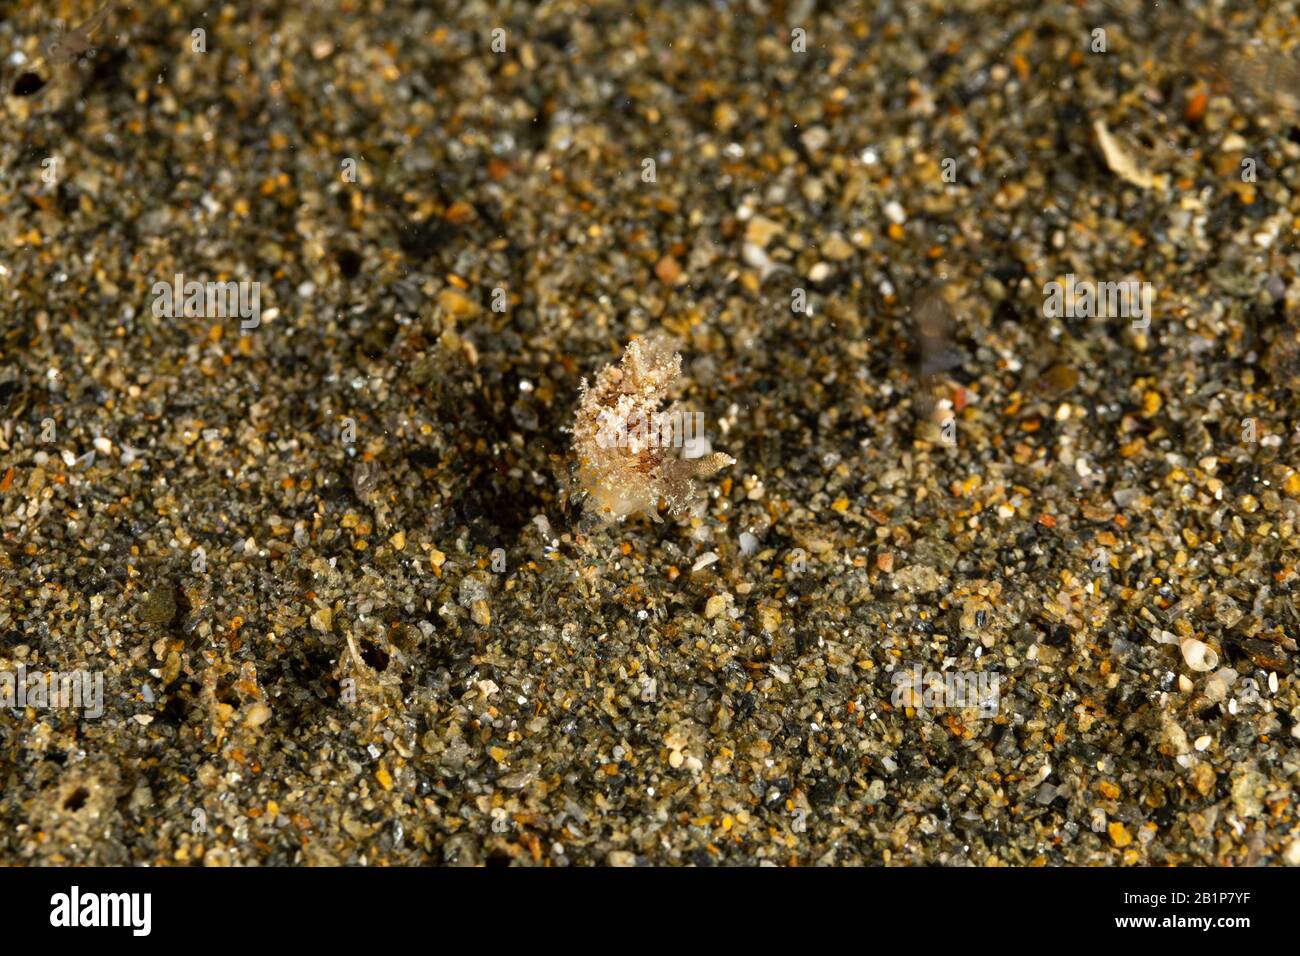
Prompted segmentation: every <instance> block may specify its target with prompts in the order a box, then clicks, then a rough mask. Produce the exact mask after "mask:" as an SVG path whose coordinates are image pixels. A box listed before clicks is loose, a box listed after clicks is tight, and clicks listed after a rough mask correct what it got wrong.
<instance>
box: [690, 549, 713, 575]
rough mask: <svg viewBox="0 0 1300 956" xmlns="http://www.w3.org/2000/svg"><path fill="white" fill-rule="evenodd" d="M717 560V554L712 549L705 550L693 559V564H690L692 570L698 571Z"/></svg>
mask: <svg viewBox="0 0 1300 956" xmlns="http://www.w3.org/2000/svg"><path fill="white" fill-rule="evenodd" d="M717 560H718V556H717V554H715V553H714V552H712V551H705V552H704V553H703V554H702V555H700V556H699V557H698V558H696V559H695V564H693V565H692V566H691V570H692V571H699V570H700V569H701V568H707V567H708V566H709V565H710V564H712V563H713V562H714V561H717Z"/></svg>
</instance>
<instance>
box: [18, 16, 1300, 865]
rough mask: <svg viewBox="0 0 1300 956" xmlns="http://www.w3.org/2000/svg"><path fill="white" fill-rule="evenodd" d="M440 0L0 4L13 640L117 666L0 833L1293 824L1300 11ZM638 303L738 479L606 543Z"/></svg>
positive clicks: (653, 844)
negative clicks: (1051, 301) (583, 459)
mask: <svg viewBox="0 0 1300 956" xmlns="http://www.w3.org/2000/svg"><path fill="white" fill-rule="evenodd" d="M434 6H435V7H436V8H437V9H434V8H431V7H430V6H429V5H426V4H424V3H414V2H412V3H383V2H373V3H369V2H367V3H362V2H339V0H321V2H319V3H311V4H292V3H286V4H264V3H254V2H249V0H235V2H231V3H227V4H223V5H216V6H214V5H208V4H204V3H198V2H192V0H187V2H181V3H161V2H143V0H141V2H136V3H133V4H131V5H130V8H129V9H126V8H122V9H119V10H117V11H115V12H114V13H113V15H112V17H111V19H110V26H109V27H108V28H107V29H106V31H104V32H103V33H101V34H100V39H101V41H102V45H101V46H100V48H99V49H98V52H97V55H96V57H95V59H94V60H93V61H91V62H83V63H80V64H77V65H74V66H73V67H72V68H71V69H70V70H67V71H65V75H64V76H62V77H61V78H60V79H59V80H58V82H57V85H54V86H50V87H49V88H48V90H47V91H44V92H42V94H41V95H40V96H38V97H33V96H30V95H25V96H16V95H13V92H14V90H15V85H16V84H18V86H17V88H18V89H19V90H21V91H25V90H26V89H27V88H28V87H30V85H31V84H32V83H33V82H35V81H34V80H31V79H28V80H22V75H23V74H24V73H27V72H31V71H33V70H34V71H35V72H36V73H37V75H38V76H39V75H40V72H41V70H43V69H44V67H42V66H41V65H40V64H39V63H37V60H38V58H39V57H40V52H39V50H40V41H41V38H42V37H43V35H44V33H45V30H46V29H47V26H48V21H49V20H50V19H52V18H54V17H56V16H57V17H62V18H64V19H66V20H68V21H69V22H71V23H79V22H81V21H83V20H84V19H85V18H86V17H87V16H89V15H90V14H91V13H92V12H93V10H94V9H95V5H94V4H92V3H90V2H76V3H73V2H67V0H49V2H47V3H45V4H43V5H40V6H39V7H38V6H37V5H36V4H27V5H20V9H17V10H12V11H11V12H9V13H8V15H7V18H6V19H4V20H3V21H0V64H3V70H2V71H0V79H2V80H3V90H2V91H0V126H2V127H3V129H4V134H3V136H0V671H13V670H16V669H17V668H18V667H19V666H20V665H22V666H24V667H25V668H26V669H27V670H29V671H33V670H46V671H49V670H71V669H75V668H85V669H89V670H92V671H97V672H99V673H102V674H103V676H104V686H105V700H104V706H105V712H104V714H103V715H102V716H101V717H98V718H90V717H87V716H85V715H82V714H79V713H77V712H76V711H75V710H67V709H63V710H49V709H45V710H42V709H36V708H28V709H27V710H25V711H24V710H17V709H9V710H4V711H3V712H2V713H0V861H3V862H7V863H41V864H50V863H99V864H126V863H137V864H140V863H149V864H199V863H202V864H208V865H214V864H216V865H221V864H236V865H247V864H332V863H338V864H356V863H366V864H370V865H380V864H429V863H444V862H446V863H457V864H466V863H470V864H472V863H489V864H493V863H519V864H525V865H534V864H537V865H540V864H547V865H565V864H570V863H602V864H604V863H611V864H644V863H652V864H741V863H749V864H752V863H757V862H773V863H778V864H786V863H799V864H817V863H823V864H854V863H870V864H879V863H890V864H914V863H928V864H978V865H988V864H1042V863H1046V864H1064V863H1069V864H1096V863H1099V864H1116V865H1118V864H1166V863H1200V864H1207V863H1225V864H1244V863H1282V862H1291V863H1300V820H1298V819H1297V810H1296V803H1295V799H1294V792H1293V789H1294V785H1295V784H1296V782H1297V779H1298V775H1300V756H1298V755H1297V745H1298V744H1300V741H1297V739H1296V734H1297V726H1298V721H1300V683H1298V681H1297V675H1296V661H1297V649H1296V643H1295V642H1296V639H1297V637H1298V636H1300V614H1298V612H1297V602H1296V595H1297V580H1298V572H1297V546H1298V544H1300V530H1298V529H1297V521H1298V515H1300V474H1297V472H1296V470H1295V469H1296V467H1297V463H1298V462H1300V454H1297V442H1298V441H1300V434H1298V433H1297V425H1298V419H1300V325H1298V320H1297V315H1298V314H1300V279H1298V278H1297V266H1298V265H1300V257H1298V256H1297V253H1296V247H1295V238H1296V230H1297V226H1298V223H1300V219H1298V217H1300V115H1298V114H1297V104H1296V103H1295V101H1294V99H1293V98H1292V97H1291V94H1289V93H1288V92H1287V91H1288V90H1290V89H1293V87H1292V86H1289V85H1288V84H1287V83H1286V82H1285V79H1286V76H1287V72H1286V71H1287V70H1288V69H1291V67H1290V66H1288V65H1287V60H1286V56H1288V55H1290V54H1289V52H1288V50H1289V48H1290V47H1291V46H1294V45H1295V38H1296V36H1298V35H1300V30H1297V26H1298V25H1300V6H1297V4H1296V3H1295V2H1292V0H1279V2H1274V3H1258V4H1231V5H1229V6H1231V7H1232V8H1233V9H1232V11H1225V12H1220V13H1217V14H1216V13H1211V12H1209V11H1208V10H1203V9H1201V8H1208V7H1210V6H1215V7H1216V8H1217V7H1218V6H1220V5H1218V4H1215V5H1210V4H1199V3H1193V4H1188V6H1190V7H1194V8H1196V9H1195V10H1194V11H1192V12H1190V13H1189V12H1177V11H1171V12H1168V13H1162V14H1158V15H1153V14H1140V15H1133V16H1124V15H1121V14H1122V12H1123V11H1124V10H1133V9H1135V8H1136V7H1137V6H1138V5H1137V4H1127V5H1123V4H1122V5H1118V10H1119V11H1120V12H1116V7H1115V6H1109V5H1103V4H1094V3H1083V4H1078V5H1076V4H1066V3H1037V2H1030V3H1023V4H1019V3H994V2H983V0H965V2H957V3H953V2H947V0H945V2H938V0H936V2H933V3H930V2H914V3H898V2H895V3H880V4H875V3H863V4H858V3H830V4H825V3H822V4H814V3H797V2H796V3H776V4H772V5H771V6H770V7H769V6H768V5H765V4H750V3H730V4H728V3H716V4H704V3H699V4H696V3H689V4H687V3H683V4H676V3H660V2H639V3H609V2H594V3H583V4H579V3H569V2H556V3H545V4H541V5H534V4H532V3H523V2H519V3H509V4H501V5H492V6H488V5H486V4H483V3H478V2H468V3H464V4H459V3H457V4H446V5H441V4H439V5H434ZM1081 8H1082V9H1081ZM205 11H207V12H205ZM1099 26H1102V27H1105V28H1106V30H1107V41H1108V47H1107V52H1106V53H1104V54H1101V53H1093V52H1092V51H1091V50H1090V43H1091V39H1090V37H1091V31H1092V30H1093V29H1094V28H1095V27H1099ZM498 27H500V28H502V29H504V30H505V33H504V38H505V42H506V50H505V52H504V53H496V52H493V49H492V43H493V34H492V31H493V30H494V29H496V28H498ZM198 28H202V29H204V30H205V31H206V34H205V36H206V52H205V53H195V52H192V49H191V37H192V34H191V31H192V30H194V29H198ZM795 29H799V30H802V31H804V32H805V34H806V37H807V52H806V53H798V52H795V51H794V50H792V34H791V31H792V30H795ZM1251 39H1253V40H1255V41H1257V42H1255V43H1253V44H1252V43H1248V42H1247V41H1248V40H1251ZM24 84H25V85H24ZM1098 121H1101V122H1102V123H1103V124H1104V128H1105V130H1106V134H1105V135H1106V136H1108V137H1113V139H1114V144H1115V145H1113V148H1114V149H1118V150H1121V151H1122V153H1121V154H1120V155H1122V156H1125V157H1127V159H1128V160H1129V161H1131V163H1132V164H1133V165H1132V166H1131V167H1129V166H1127V165H1125V161H1124V160H1123V159H1119V158H1116V155H1115V154H1111V155H1108V154H1107V151H1108V150H1110V149H1111V148H1112V144H1111V143H1110V141H1109V140H1107V141H1106V145H1105V147H1103V144H1102V142H1101V141H1100V139H1099V136H1100V134H1098V133H1097V132H1096V129H1097V123H1098ZM52 156H53V157H58V160H57V163H56V164H55V166H56V169H58V171H59V174H60V175H59V179H58V182H57V183H55V184H48V183H46V182H44V181H43V180H42V178H41V173H42V171H43V169H45V168H47V167H45V166H43V161H44V160H46V159H47V158H50V157H52ZM348 159H353V160H355V168H356V178H355V181H348V180H347V179H346V178H345V174H346V171H347V169H349V168H350V167H348V166H347V165H346V164H345V161H346V160H348ZM647 159H653V160H654V170H655V176H654V181H653V182H647V181H646V179H645V170H646V169H647V167H646V165H645V160H647ZM947 159H951V160H954V162H953V163H952V164H951V165H948V164H946V163H945V160H947ZM1243 160H1252V161H1253V162H1254V164H1255V165H1256V166H1257V170H1258V176H1257V180H1256V181H1255V182H1253V183H1252V182H1247V181H1243V179H1242V176H1241V170H1242V162H1243ZM945 169H951V170H953V176H952V177H951V178H952V179H953V181H951V182H948V181H945V176H944V171H945ZM177 273H182V274H184V275H185V276H186V278H190V279H196V280H199V281H209V280H211V281H219V280H231V281H250V282H251V281H257V282H260V283H261V309H262V312H261V317H260V324H259V325H257V326H256V327H255V328H241V327H240V322H239V320H238V319H237V318H219V317H213V318H201V317H191V318H185V317H179V318H167V317H165V316H164V317H159V316H157V315H155V314H154V311H153V309H152V308H151V303H152V302H153V296H152V294H151V289H152V287H153V285H154V283H156V282H159V281H164V282H170V281H171V280H172V277H173V276H174V275H175V274H177ZM1067 275H1075V276H1077V277H1078V278H1079V279H1080V280H1083V279H1090V280H1094V281H1120V280H1123V279H1126V278H1137V279H1141V280H1144V281H1147V282H1150V283H1151V284H1152V287H1153V289H1154V310H1153V312H1154V314H1153V315H1152V316H1151V319H1150V324H1149V328H1146V329H1141V328H1135V327H1134V325H1133V323H1132V322H1131V321H1130V320H1129V319H1127V318H1069V317H1061V318H1047V317H1045V316H1044V310H1043V295H1044V293H1043V288H1044V285H1045V284H1046V283H1048V282H1051V281H1054V280H1056V281H1062V280H1063V279H1064V277H1065V276H1067ZM494 290H502V293H501V294H500V295H498V294H496V293H495V291H494ZM796 290H802V291H803V293H804V295H805V297H806V302H807V308H806V310H805V311H795V310H794V309H793V308H792V305H794V304H795V302H796ZM934 296H938V298H934ZM923 301H924V302H927V303H930V305H928V306H927V309H926V311H925V313H924V314H925V315H929V316H931V318H934V317H935V316H939V318H936V319H935V320H934V321H931V320H930V319H925V318H922V319H920V320H918V321H914V319H913V312H914V307H915V306H916V305H917V303H919V302H923ZM494 306H497V307H498V308H500V307H501V306H504V310H497V309H494ZM934 310H937V311H934ZM944 310H948V311H949V312H950V313H951V327H950V328H949V329H948V330H947V331H941V330H943V329H944V328H945V323H944V322H943V321H941V320H940V319H941V315H940V313H942V312H943V311H944ZM918 325H919V326H921V327H920V328H918ZM657 329H662V330H664V331H665V332H667V333H668V334H669V335H671V336H673V337H674V338H675V339H676V340H677V341H678V342H680V343H681V345H682V353H683V357H684V367H683V373H684V390H683V395H682V396H681V398H682V400H683V401H684V402H685V403H687V404H688V405H689V406H690V407H691V408H692V409H694V410H699V411H702V412H704V414H705V415H706V422H707V426H708V429H709V433H710V438H711V441H712V444H713V447H714V448H717V449H721V450H724V451H725V452H726V453H727V454H729V455H731V456H733V457H735V458H736V459H737V463H736V464H735V465H734V466H733V467H731V468H729V469H727V470H726V471H725V472H723V473H722V474H719V475H717V476H715V477H713V478H710V479H707V480H706V481H705V482H704V483H703V484H704V486H705V489H706V491H707V496H706V498H705V500H704V502H703V503H702V504H701V506H700V507H698V508H697V509H696V510H695V512H694V513H693V514H691V515H690V516H688V517H685V518H682V519H674V518H671V517H669V516H667V515H665V521H664V523H663V524H653V523H651V522H650V521H648V520H645V519H634V520H629V521H627V522H624V523H623V524H621V525H615V526H613V527H610V528H604V529H594V530H593V529H590V528H588V527H586V526H584V525H583V524H582V523H581V522H580V520H579V516H580V513H581V505H580V502H579V501H578V500H577V498H576V496H575V495H573V494H572V490H573V474H574V462H573V459H572V456H571V454H570V451H569V448H570V442H571V439H572V435H571V431H570V429H571V426H572V423H573V421H574V412H575V406H576V403H577V400H578V394H579V383H580V381H581V380H582V379H583V377H584V376H585V377H587V378H591V377H592V376H593V375H594V374H595V373H596V372H597V371H598V370H599V369H600V368H602V367H603V366H605V365H607V364H609V363H611V362H615V361H617V360H618V358H619V356H620V354H621V353H622V350H623V348H624V347H625V345H626V344H627V342H628V341H629V340H630V339H632V338H633V337H634V336H636V335H639V334H644V333H646V332H650V331H654V330H657ZM46 420H51V421H52V424H53V426H54V428H53V432H52V434H50V435H47V431H48V430H47V427H46V426H45V425H44V424H43V423H45V422H46ZM945 429H948V430H949V432H950V434H946V433H945ZM46 437H50V439H51V440H49V441H46V440H45V438H46ZM949 438H951V440H949ZM1189 640H1199V641H1202V642H1204V644H1205V645H1207V647H1208V648H1209V649H1210V650H1212V651H1213V652H1214V654H1215V655H1217V658H1218V661H1217V666H1216V667H1215V669H1214V670H1211V671H1202V670H1195V669H1193V668H1192V667H1191V666H1190V665H1189V663H1188V658H1187V657H1186V656H1185V654H1184V651H1185V650H1187V649H1188V648H1192V649H1193V650H1195V645H1190V644H1188V641H1189ZM1192 659H1193V660H1194V661H1197V662H1198V663H1199V660H1200V659H1199V658H1196V657H1195V655H1193V657H1192ZM913 665H916V666H918V667H920V668H921V670H922V671H928V670H933V671H943V670H946V671H950V672H951V671H962V672H983V673H987V674H996V675H999V676H1000V677H1001V679H1002V681H1003V683H1002V685H1001V693H1000V698H999V700H998V702H997V708H996V713H995V714H994V715H992V716H982V715H981V714H980V713H978V712H977V711H976V710H973V709H956V708H935V707H926V706H921V707H912V706H907V705H906V703H903V702H896V698H895V695H894V691H895V690H896V688H897V681H896V680H895V679H894V675H895V674H897V673H900V672H902V671H903V670H905V669H907V668H910V667H912V666H913ZM1223 668H1230V669H1231V673H1229V672H1227V671H1224V670H1223Z"/></svg>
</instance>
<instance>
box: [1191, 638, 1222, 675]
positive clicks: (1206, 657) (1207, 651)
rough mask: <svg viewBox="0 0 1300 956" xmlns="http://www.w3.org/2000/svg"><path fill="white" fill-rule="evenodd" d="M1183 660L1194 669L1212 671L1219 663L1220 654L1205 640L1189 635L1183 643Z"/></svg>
mask: <svg viewBox="0 0 1300 956" xmlns="http://www.w3.org/2000/svg"><path fill="white" fill-rule="evenodd" d="M1182 650H1183V660H1185V661H1186V662H1187V666H1188V667H1190V668H1191V669H1192V670H1194V671H1212V670H1214V668H1216V667H1217V666H1218V665H1219V655H1218V654H1217V653H1215V651H1214V648H1212V647H1210V645H1209V644H1206V643H1205V642H1204V641H1198V640H1197V639H1196V638H1194V637H1189V638H1188V639H1187V640H1185V641H1183V643H1182Z"/></svg>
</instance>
